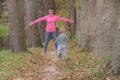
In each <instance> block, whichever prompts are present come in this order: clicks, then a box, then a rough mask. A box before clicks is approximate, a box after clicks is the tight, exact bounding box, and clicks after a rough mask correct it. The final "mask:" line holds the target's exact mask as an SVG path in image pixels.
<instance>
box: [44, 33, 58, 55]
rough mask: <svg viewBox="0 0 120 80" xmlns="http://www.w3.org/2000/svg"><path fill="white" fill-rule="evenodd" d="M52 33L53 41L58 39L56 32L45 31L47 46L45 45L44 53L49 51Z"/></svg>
mask: <svg viewBox="0 0 120 80" xmlns="http://www.w3.org/2000/svg"><path fill="white" fill-rule="evenodd" d="M51 35H52V38H53V41H54V42H55V40H56V37H57V36H56V32H46V33H45V47H44V53H45V54H46V51H47V46H48V43H49V40H50V36H51ZM55 49H56V50H57V43H55Z"/></svg>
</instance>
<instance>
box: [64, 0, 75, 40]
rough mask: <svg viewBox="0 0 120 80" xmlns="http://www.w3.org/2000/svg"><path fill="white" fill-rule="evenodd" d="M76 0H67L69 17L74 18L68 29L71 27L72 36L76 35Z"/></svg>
mask: <svg viewBox="0 0 120 80" xmlns="http://www.w3.org/2000/svg"><path fill="white" fill-rule="evenodd" d="M75 3H76V0H66V5H67V12H68V17H69V18H70V19H72V20H74V24H71V23H68V29H70V33H71V36H70V37H71V38H72V37H74V36H75V30H76V6H75Z"/></svg>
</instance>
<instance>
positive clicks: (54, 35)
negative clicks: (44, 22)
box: [52, 32, 57, 51]
mask: <svg viewBox="0 0 120 80" xmlns="http://www.w3.org/2000/svg"><path fill="white" fill-rule="evenodd" d="M56 37H57V36H56V32H52V38H53V41H54V42H55V40H56ZM55 49H56V51H57V43H55Z"/></svg>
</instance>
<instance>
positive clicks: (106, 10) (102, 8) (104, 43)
mask: <svg viewBox="0 0 120 80" xmlns="http://www.w3.org/2000/svg"><path fill="white" fill-rule="evenodd" d="M115 1H116V0H97V20H96V21H97V30H96V31H97V33H96V41H95V49H94V52H93V54H94V55H95V56H105V55H110V54H111V51H112V45H113V40H114V32H115V25H116V24H115V23H116V11H115V10H116V9H115V6H114V2H115ZM108 4H109V5H108Z"/></svg>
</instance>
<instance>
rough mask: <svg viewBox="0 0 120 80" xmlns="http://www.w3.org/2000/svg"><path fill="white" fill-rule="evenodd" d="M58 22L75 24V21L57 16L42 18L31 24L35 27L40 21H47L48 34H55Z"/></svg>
mask: <svg viewBox="0 0 120 80" xmlns="http://www.w3.org/2000/svg"><path fill="white" fill-rule="evenodd" d="M56 20H61V21H65V22H73V20H70V19H66V18H62V17H59V16H56V15H47V16H44V17H42V18H38V19H36V20H35V21H33V22H31V23H30V24H31V25H33V24H35V23H38V22H40V21H46V22H47V26H46V32H54V31H56V28H55V21H56Z"/></svg>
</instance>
